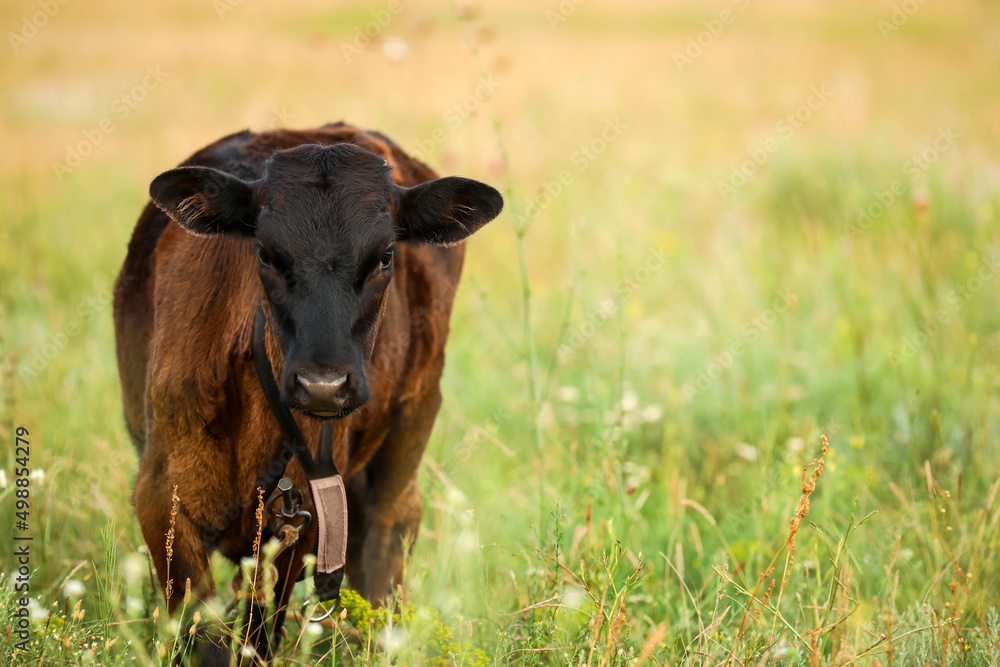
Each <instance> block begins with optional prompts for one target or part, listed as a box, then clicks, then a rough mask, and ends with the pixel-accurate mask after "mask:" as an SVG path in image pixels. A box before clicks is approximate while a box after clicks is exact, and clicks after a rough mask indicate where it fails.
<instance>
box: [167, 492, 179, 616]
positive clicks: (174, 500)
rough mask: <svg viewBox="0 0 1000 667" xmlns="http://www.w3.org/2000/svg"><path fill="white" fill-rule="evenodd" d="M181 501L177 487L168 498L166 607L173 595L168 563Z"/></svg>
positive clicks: (172, 549)
mask: <svg viewBox="0 0 1000 667" xmlns="http://www.w3.org/2000/svg"><path fill="white" fill-rule="evenodd" d="M180 503H181V499H180V498H179V497H178V495H177V485H176V484H174V490H173V492H172V493H171V496H170V529H169V530H168V531H167V577H166V579H167V590H166V596H167V606H168V607H169V606H170V596H171V595H173V592H174V591H173V589H174V580H173V579H171V578H170V561H172V560H173V558H174V531H175V530H176V528H177V510H178V508H179V507H180Z"/></svg>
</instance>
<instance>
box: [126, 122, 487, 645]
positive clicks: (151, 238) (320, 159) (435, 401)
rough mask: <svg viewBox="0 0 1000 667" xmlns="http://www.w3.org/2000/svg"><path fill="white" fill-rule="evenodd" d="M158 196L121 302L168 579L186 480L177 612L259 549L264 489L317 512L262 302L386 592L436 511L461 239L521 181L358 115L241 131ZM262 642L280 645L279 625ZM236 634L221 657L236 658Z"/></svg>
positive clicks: (132, 399)
mask: <svg viewBox="0 0 1000 667" xmlns="http://www.w3.org/2000/svg"><path fill="white" fill-rule="evenodd" d="M150 194H151V196H152V198H153V201H152V202H150V203H149V204H148V205H147V206H146V208H145V210H144V211H143V213H142V215H141V217H140V218H139V221H138V223H137V225H136V228H135V231H134V233H133V235H132V240H131V242H130V243H129V246H128V255H127V257H126V259H125V264H124V266H123V267H122V270H121V274H120V275H119V278H118V286H117V289H116V292H115V304H114V317H115V330H116V341H117V355H118V367H119V373H120V377H121V385H122V398H123V402H124V408H125V421H126V424H127V426H128V430H129V433H130V434H131V436H132V438H133V440H134V442H135V444H136V447H137V448H138V450H139V452H140V455H141V462H140V466H139V474H138V480H137V483H136V488H135V508H136V513H137V515H138V518H139V523H140V526H141V527H142V533H143V536H144V538H145V540H146V543H147V545H148V547H149V550H150V553H151V554H152V556H153V560H154V562H155V564H156V569H157V572H158V573H159V577H160V583H161V585H163V586H164V587H165V588H166V587H167V585H168V582H167V571H168V570H167V552H166V537H165V536H166V534H167V532H168V530H169V527H170V522H171V495H172V492H173V489H174V487H176V488H177V495H178V496H179V498H180V502H179V512H178V514H177V516H176V518H175V528H174V542H173V557H172V560H171V562H170V566H169V577H170V579H171V580H172V582H173V590H174V591H175V592H176V594H175V595H173V596H172V598H171V600H170V608H171V611H173V610H174V608H175V607H176V606H177V603H178V601H179V598H180V597H181V594H182V592H183V590H184V587H185V583H186V581H187V580H190V582H191V586H192V588H193V590H194V591H195V592H196V594H198V595H203V596H204V595H209V594H211V585H210V584H209V583H208V582H206V581H205V579H206V577H205V574H206V566H207V564H208V558H209V555H210V554H211V552H212V551H215V550H218V551H220V552H221V553H222V554H224V555H225V556H226V557H227V558H230V559H232V560H234V561H237V562H238V561H239V560H240V559H241V558H244V557H247V556H249V555H251V549H252V543H253V541H254V537H255V536H256V532H257V522H256V519H255V516H254V512H255V509H256V506H257V494H258V491H257V489H258V488H263V489H267V490H271V489H273V488H274V486H275V484H276V483H277V480H278V478H280V477H282V476H283V475H287V476H288V477H290V478H291V479H292V480H293V481H294V483H295V485H296V486H297V487H298V488H299V489H302V490H304V491H305V505H304V508H305V509H307V510H309V511H311V512H312V513H313V516H315V511H314V508H313V506H312V500H311V498H310V495H309V492H308V489H309V485H308V482H307V479H306V477H305V474H304V472H303V470H302V468H301V466H300V465H299V462H298V461H297V460H296V459H295V458H294V457H293V456H292V455H291V450H290V449H289V447H288V445H287V443H286V442H285V438H284V437H283V434H282V431H281V430H280V429H279V427H278V423H277V421H276V419H275V416H274V414H273V413H272V411H271V409H270V408H269V406H268V403H267V401H266V400H265V396H264V394H263V392H262V390H261V385H260V383H259V381H258V377H257V375H256V373H255V369H254V363H253V356H252V347H253V345H252V340H253V331H254V320H255V314H256V311H257V307H258V302H260V303H261V304H262V306H263V311H264V313H265V314H266V321H267V328H266V347H267V351H268V354H269V357H270V360H271V364H272V369H273V372H274V376H275V377H276V378H277V384H278V387H279V388H280V392H281V401H282V402H283V403H284V404H285V405H287V406H288V407H289V408H292V409H293V411H294V412H295V413H296V418H295V421H296V422H297V423H298V426H299V428H300V429H301V431H302V434H303V436H304V438H305V441H306V442H307V443H309V446H310V448H311V449H312V453H313V456H314V457H315V456H317V454H318V448H319V441H320V432H321V429H322V428H323V424H324V423H327V422H331V421H332V424H333V442H334V447H333V451H334V460H335V462H336V464H337V467H338V468H339V470H340V471H341V473H342V474H343V477H344V481H345V485H346V489H347V496H348V507H349V512H348V517H349V531H348V546H347V566H346V572H347V576H348V577H349V579H350V582H351V586H352V587H353V588H355V589H356V590H358V591H359V592H361V593H362V594H363V595H364V596H365V597H366V598H367V599H369V600H371V601H373V602H379V601H380V600H382V599H383V598H384V596H386V595H387V594H388V593H389V592H390V590H391V588H392V586H393V585H394V584H395V583H399V582H400V581H401V577H402V565H403V555H404V554H403V549H404V547H403V543H404V539H405V538H406V537H407V536H409V537H415V536H416V534H417V530H418V527H419V524H420V519H421V514H422V501H421V497H420V492H419V489H418V484H417V469H418V467H419V464H420V460H421V457H422V455H423V452H424V448H425V446H426V444H427V440H428V437H429V436H430V433H431V428H432V426H433V424H434V419H435V417H436V415H437V412H438V408H439V406H440V404H441V394H440V389H439V384H440V380H441V372H442V368H443V364H444V347H445V341H446V339H447V337H448V320H449V317H450V313H451V306H452V301H453V298H454V293H455V288H456V286H457V284H458V280H459V276H460V273H461V269H462V261H463V256H464V252H465V249H464V246H463V245H461V242H462V241H463V240H464V239H465V238H466V237H467V236H468V235H470V234H471V233H473V232H474V231H476V230H477V229H479V228H480V227H482V226H483V225H484V224H486V223H487V222H489V221H490V220H491V219H493V218H494V217H496V215H498V214H499V212H500V209H501V208H502V206H503V201H502V198H501V197H500V195H499V193H497V192H496V191H495V190H494V189H493V188H491V187H489V186H487V185H484V184H482V183H478V182H476V181H472V180H469V179H463V178H457V177H449V178H440V179H439V178H437V176H436V174H435V173H434V172H433V171H431V169H430V168H428V167H427V166H426V165H424V164H422V163H421V162H419V161H417V160H415V159H413V158H411V157H409V156H407V155H406V154H405V153H404V152H403V151H402V150H401V149H400V148H399V147H398V146H396V145H395V144H394V143H393V142H392V141H390V140H389V139H388V138H386V137H385V136H383V135H381V134H378V133H375V132H365V131H362V130H359V129H357V128H354V127H351V126H348V125H344V124H341V123H338V124H336V125H327V126H324V127H321V128H318V129H315V130H307V131H290V130H280V131H275V132H265V133H260V134H254V133H251V132H241V133H238V134H234V135H231V136H228V137H225V138H223V139H220V140H219V141H217V142H216V143H214V144H212V145H211V146H208V147H207V148H204V149H203V150H201V151H199V152H197V153H196V154H195V155H193V156H192V157H191V158H190V159H189V160H187V161H186V162H185V163H184V164H183V165H182V166H181V167H180V168H178V169H173V170H170V171H168V172H166V173H164V174H162V175H161V176H159V177H157V179H156V180H154V181H153V184H152V185H151V188H150ZM269 529H270V527H269V526H265V528H264V538H265V539H267V537H268V536H269ZM315 530H316V522H315V521H313V523H312V524H310V526H309V528H308V532H307V534H305V535H304V536H303V537H302V538H301V539H299V541H298V542H297V543H296V545H295V547H294V548H293V549H290V550H288V551H286V552H284V553H283V554H282V556H281V557H280V558H279V562H278V563H277V565H278V571H279V579H278V582H277V585H276V590H275V595H276V600H277V603H278V608H279V612H278V623H277V627H278V628H279V629H280V626H281V620H283V617H284V611H283V609H284V606H285V605H286V603H287V601H288V597H289V595H290V592H291V588H292V582H294V581H295V579H296V577H297V576H298V575H299V573H300V571H301V569H302V557H303V556H304V555H305V554H306V553H309V552H310V550H312V549H313V546H314V543H315V535H314V533H315ZM260 634H261V635H263V634H264V633H260ZM257 648H258V651H259V652H260V653H261V654H262V655H264V656H266V655H267V654H268V653H269V651H270V647H269V646H268V640H267V638H266V637H260V638H259V639H258V642H257ZM217 652H218V655H216V657H215V658H210V660H217V661H219V662H220V663H223V664H228V653H225V652H220V651H217ZM224 653H225V654H224Z"/></svg>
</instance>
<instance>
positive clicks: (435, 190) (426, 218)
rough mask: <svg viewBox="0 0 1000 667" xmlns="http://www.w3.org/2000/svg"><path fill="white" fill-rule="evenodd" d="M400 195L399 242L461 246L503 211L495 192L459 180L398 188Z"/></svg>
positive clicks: (439, 180)
mask: <svg viewBox="0 0 1000 667" xmlns="http://www.w3.org/2000/svg"><path fill="white" fill-rule="evenodd" d="M399 191H400V198H399V210H398V213H397V220H398V223H399V240H400V241H422V242H424V243H433V244H435V245H453V244H455V243H461V242H462V241H464V240H465V239H466V238H468V237H469V236H471V235H472V234H473V233H474V232H476V231H477V230H478V229H479V228H480V227H482V226H483V225H485V224H486V223H487V222H489V221H490V220H492V219H493V218H495V217H497V216H498V215H500V211H501V210H502V209H503V197H502V196H501V195H500V193H499V192H497V191H496V190H495V189H494V188H491V187H490V186H488V185H486V184H485V183H480V182H479V181H474V180H472V179H471V178H462V177H460V176H447V177H445V178H438V179H436V180H433V181H428V182H426V183H421V184H420V185H417V186H415V187H412V188H402V187H401V188H399Z"/></svg>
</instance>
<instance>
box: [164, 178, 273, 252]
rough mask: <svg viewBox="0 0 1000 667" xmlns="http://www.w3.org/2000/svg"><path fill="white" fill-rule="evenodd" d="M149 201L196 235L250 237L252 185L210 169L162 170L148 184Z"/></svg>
mask: <svg viewBox="0 0 1000 667" xmlns="http://www.w3.org/2000/svg"><path fill="white" fill-rule="evenodd" d="M149 196H150V197H152V199H153V202H154V203H155V204H156V205H157V206H159V207H160V208H161V209H163V211H164V212H165V213H166V214H167V215H169V216H170V217H171V218H173V219H174V220H175V221H176V222H177V224H179V225H181V226H182V227H185V228H187V229H189V230H190V231H192V232H195V233H196V234H223V233H230V234H241V235H252V234H253V233H254V229H255V227H256V217H257V216H256V211H255V208H254V203H253V199H254V197H253V185H252V184H250V183H247V182H246V181H242V180H240V179H238V178H236V177H235V176H232V175H231V174H227V173H225V172H222V171H219V170H218V169H212V168H210V167H179V168H178V169H171V170H170V171H165V172H163V173H162V174H160V175H159V176H157V177H156V178H154V179H153V182H152V183H150V185H149Z"/></svg>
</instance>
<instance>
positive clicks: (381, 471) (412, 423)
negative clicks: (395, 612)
mask: <svg viewBox="0 0 1000 667" xmlns="http://www.w3.org/2000/svg"><path fill="white" fill-rule="evenodd" d="M440 407H441V395H440V393H438V392H435V393H434V394H432V395H430V396H428V397H426V398H425V399H424V400H423V401H420V402H416V401H414V402H411V403H409V404H408V405H406V406H405V407H404V409H402V410H401V411H400V414H399V416H398V417H397V418H396V422H395V424H394V425H393V427H392V429H391V430H390V432H389V434H388V435H387V436H386V439H385V442H383V444H382V446H381V447H380V448H379V451H378V453H377V454H376V455H375V457H374V458H373V459H372V461H371V462H370V463H369V470H368V471H367V472H368V474H367V489H366V490H367V494H366V496H367V498H366V503H365V504H364V509H363V510H362V511H363V521H364V528H363V531H364V536H363V541H362V543H361V544H362V546H361V549H360V551H361V557H360V561H361V562H360V564H356V565H354V566H353V567H351V568H350V569H349V570H348V574H349V575H353V576H352V581H351V585H352V586H354V587H355V588H357V590H359V591H360V592H361V593H362V595H364V596H365V598H366V599H367V600H368V601H370V602H372V603H373V604H381V603H382V602H384V600H385V598H386V597H387V596H388V595H389V594H390V593H392V592H393V588H394V587H395V586H396V585H399V584H402V583H403V560H404V558H405V556H406V553H405V545H406V544H409V545H411V546H412V544H413V542H414V541H415V540H416V538H417V532H418V531H419V530H420V520H421V517H422V516H423V498H422V497H421V495H420V489H419V485H418V483H417V471H418V470H419V468H420V460H421V459H422V458H423V455H424V450H425V449H426V447H427V441H428V439H430V435H431V430H432V429H433V428H434V420H435V418H436V417H437V413H438V409H439V408H440ZM354 525H356V523H353V522H352V527H354ZM357 565H360V568H359V567H358V566H357ZM359 569H360V571H359ZM355 576H356V577H357V579H355Z"/></svg>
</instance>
